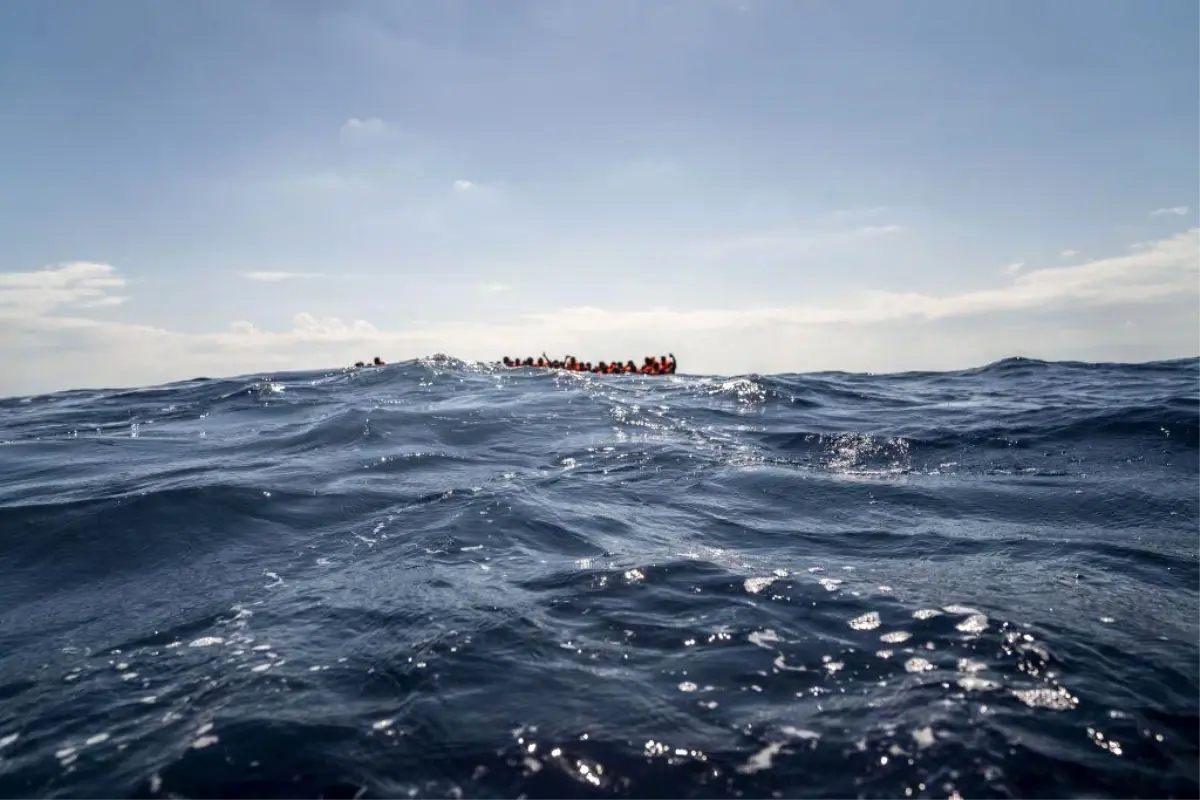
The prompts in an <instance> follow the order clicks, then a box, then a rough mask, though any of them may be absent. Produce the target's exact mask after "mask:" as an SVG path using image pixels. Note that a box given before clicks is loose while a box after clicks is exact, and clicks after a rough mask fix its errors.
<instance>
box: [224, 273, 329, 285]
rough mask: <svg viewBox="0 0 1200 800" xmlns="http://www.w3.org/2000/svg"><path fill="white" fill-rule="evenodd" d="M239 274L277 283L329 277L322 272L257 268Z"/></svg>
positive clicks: (251, 278) (256, 279) (246, 277)
mask: <svg viewBox="0 0 1200 800" xmlns="http://www.w3.org/2000/svg"><path fill="white" fill-rule="evenodd" d="M239 274H240V275H241V277H243V278H245V279H246V280H248V281H260V282H263V283H279V282H280V281H295V280H305V279H309V278H328V277H329V275H327V274H325V273H323V272H285V271H281V270H259V271H254V272H242V273H239Z"/></svg>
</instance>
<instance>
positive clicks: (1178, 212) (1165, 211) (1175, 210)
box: [1150, 206, 1188, 217]
mask: <svg viewBox="0 0 1200 800" xmlns="http://www.w3.org/2000/svg"><path fill="white" fill-rule="evenodd" d="M1187 213H1188V207H1187V206H1172V207H1171V208H1156V209H1154V210H1153V211H1151V212H1150V216H1152V217H1164V216H1167V215H1170V214H1174V215H1175V216H1178V217H1182V216H1184V215H1186V214H1187Z"/></svg>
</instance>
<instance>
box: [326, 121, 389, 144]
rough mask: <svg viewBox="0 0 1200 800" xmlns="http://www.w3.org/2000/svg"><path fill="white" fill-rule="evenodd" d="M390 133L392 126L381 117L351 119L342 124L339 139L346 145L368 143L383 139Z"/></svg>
mask: <svg viewBox="0 0 1200 800" xmlns="http://www.w3.org/2000/svg"><path fill="white" fill-rule="evenodd" d="M390 131H391V128H390V126H389V125H388V124H387V123H386V122H384V121H383V120H381V119H380V118H379V117H369V118H367V119H359V118H358V117H351V118H350V119H348V120H346V121H345V123H343V124H342V127H341V130H340V131H339V132H338V134H339V137H338V138H340V139H341V141H343V142H346V143H351V142H366V141H373V140H377V139H381V138H383V137H385V136H387V134H388V133H389V132H390Z"/></svg>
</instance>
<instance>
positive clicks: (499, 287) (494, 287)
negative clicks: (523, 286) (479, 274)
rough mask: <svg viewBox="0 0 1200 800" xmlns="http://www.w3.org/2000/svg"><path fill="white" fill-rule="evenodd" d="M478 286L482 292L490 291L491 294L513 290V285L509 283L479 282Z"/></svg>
mask: <svg viewBox="0 0 1200 800" xmlns="http://www.w3.org/2000/svg"><path fill="white" fill-rule="evenodd" d="M477 288H478V289H479V291H481V292H488V293H491V294H495V293H498V292H507V291H511V290H512V287H511V286H509V285H508V284H507V283H481V284H479V286H478V287H477Z"/></svg>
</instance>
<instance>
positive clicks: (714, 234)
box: [0, 0, 1200, 394]
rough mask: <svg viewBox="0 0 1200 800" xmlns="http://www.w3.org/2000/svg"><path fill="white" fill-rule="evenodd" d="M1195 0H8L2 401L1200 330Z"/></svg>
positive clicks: (797, 358) (820, 364)
mask: <svg viewBox="0 0 1200 800" xmlns="http://www.w3.org/2000/svg"><path fill="white" fill-rule="evenodd" d="M1198 29H1200V11H1198V7H1197V4H1196V3H1195V2H1191V1H1190V0H1186V1H1185V0H1160V2H1156V3H1146V4H1139V3H1132V2H1126V1H1124V0H1123V1H1122V2H1113V1H1112V0H1088V1H1087V2H1083V1H1082V0H1056V2H1053V3H1045V2H1031V1H1030V2H1027V1H1026V0H1010V1H1008V2H983V0H981V1H980V2H972V3H962V2H954V1H953V0H944V1H942V0H938V1H937V2H934V1H933V0H914V2H909V3H895V2H885V1H884V0H878V1H877V2H876V1H874V0H855V1H854V2H846V1H845V0H826V1H825V2H821V1H820V0H813V1H812V2H794V1H789V2H783V1H782V0H780V1H779V2H767V1H765V0H677V1H676V2H657V1H655V0H606V1H605V2H603V3H599V2H597V3H587V2H580V1H579V0H556V1H554V2H550V1H546V2H541V1H539V0H519V1H514V2H504V3H487V2H482V1H481V0H472V1H470V2H468V1H467V0H441V1H440V2H437V3H432V2H417V0H385V1H384V2H353V3H323V2H310V1H309V0H279V1H278V2H269V1H268V0H259V1H258V2H254V3H247V2H242V1H240V0H239V2H231V1H227V0H210V1H209V2H206V3H170V4H164V3H158V2H151V1H150V0H139V1H138V2H130V1H127V0H109V2H106V3H102V4H101V3H89V4H82V3H75V2H71V3H68V2H64V1H63V0H13V1H12V2H8V3H4V4H0V97H2V98H4V100H3V108H4V111H3V119H2V120H0V175H3V176H4V181H3V190H2V191H0V350H4V351H7V352H5V353H4V355H3V358H4V360H5V362H6V363H7V364H15V365H16V367H15V368H9V369H7V370H5V373H4V374H3V375H0V393H3V394H13V393H24V392H35V391H46V390H50V389H56V388H66V387H68V386H80V385H88V386H94V385H131V384H139V383H147V382H157V381H164V380H171V379H176V378H185V377H192V376H195V375H199V374H205V375H227V374H236V373H243V372H253V371H263V370H280V369H305V368H319V367H325V366H336V365H340V364H344V363H347V362H350V361H354V360H357V359H359V358H369V357H371V356H373V355H376V354H379V355H382V356H383V357H384V358H387V359H389V360H396V359H402V358H409V357H415V356H420V355H428V354H430V353H433V352H438V351H441V352H447V353H450V354H451V355H456V356H460V357H464V358H477V359H496V358H499V357H500V356H501V355H505V354H509V355H524V354H536V353H540V352H541V351H542V350H543V349H546V350H548V351H551V352H564V351H571V352H574V353H575V354H577V355H581V356H584V357H588V358H592V359H594V360H599V359H601V358H611V357H614V356H616V357H620V358H638V357H640V356H641V355H642V354H643V353H644V352H649V351H654V352H659V351H664V350H671V351H673V352H675V353H676V354H677V355H678V356H679V358H680V363H681V368H682V369H683V370H684V371H698V372H718V373H725V374H732V373H742V372H749V371H759V372H780V371H808V370H820V369H847V370H871V371H883V370H903V369H912V368H931V369H949V368H957V367H965V366H974V365H978V364H981V363H985V362H987V361H990V360H994V359H996V358H1001V357H1004V356H1009V355H1029V356H1038V357H1043V358H1079V359H1086V360H1144V359H1151V358H1161V357H1173V356H1183V355H1196V354H1197V352H1198V351H1200V346H1198V341H1197V340H1198V336H1200V334H1198V330H1200V318H1198V314H1197V296H1196V295H1197V288H1198V277H1197V261H1198V260H1200V251H1198V239H1197V207H1198V206H1200V197H1198V196H1197V194H1198V191H1200V189H1198V186H1200V184H1198V177H1200V175H1198V172H1197V168H1198V165H1200V79H1198V70H1197V63H1198V62H1200V50H1198V44H1197V41H1198V40H1197V34H1196V31H1197V30H1198Z"/></svg>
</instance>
